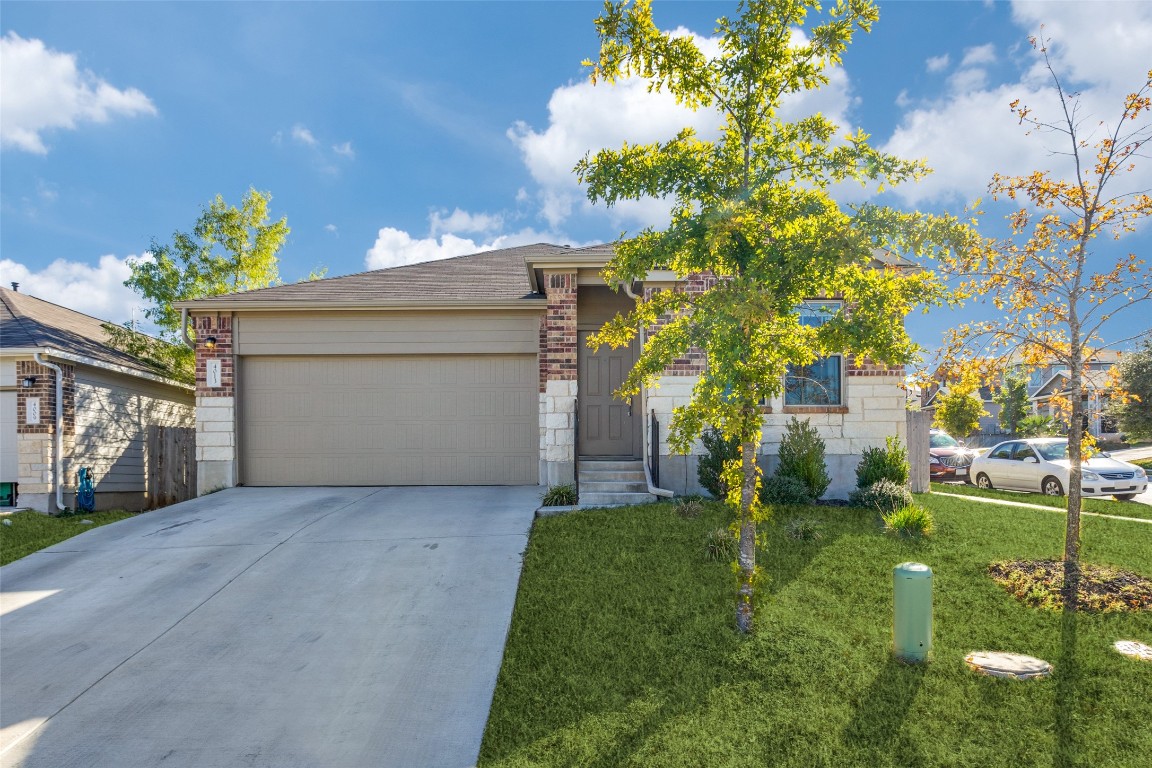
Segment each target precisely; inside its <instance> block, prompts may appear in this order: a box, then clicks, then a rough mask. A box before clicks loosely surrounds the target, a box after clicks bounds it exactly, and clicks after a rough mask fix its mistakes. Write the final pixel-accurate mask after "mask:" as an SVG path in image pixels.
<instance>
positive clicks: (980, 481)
mask: <svg viewBox="0 0 1152 768" xmlns="http://www.w3.org/2000/svg"><path fill="white" fill-rule="evenodd" d="M976 485H978V486H979V487H981V488H983V489H985V490H988V491H990V490H992V481H991V480H990V479H989V478H988V475H986V474H984V473H983V472H981V473H980V474H978V475H976Z"/></svg>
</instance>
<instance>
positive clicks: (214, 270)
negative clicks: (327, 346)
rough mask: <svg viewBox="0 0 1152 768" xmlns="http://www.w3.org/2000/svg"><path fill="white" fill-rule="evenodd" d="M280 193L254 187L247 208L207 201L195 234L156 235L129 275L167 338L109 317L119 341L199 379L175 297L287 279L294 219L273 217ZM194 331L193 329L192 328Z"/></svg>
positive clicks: (179, 374)
mask: <svg viewBox="0 0 1152 768" xmlns="http://www.w3.org/2000/svg"><path fill="white" fill-rule="evenodd" d="M271 200H272V195H271V194H269V193H267V192H258V191H256V190H255V189H249V190H248V194H247V195H245V196H244V200H243V203H242V204H241V207H240V208H236V207H234V206H229V205H228V204H227V203H225V202H224V198H223V197H221V196H220V195H217V196H216V199H215V200H213V201H212V203H211V204H210V205H209V206H208V207H207V208H204V209H203V210H202V211H201V213H200V217H199V218H198V219H197V220H196V225H195V226H194V227H193V228H192V232H191V234H188V233H185V232H175V233H173V235H172V244H171V245H162V244H160V243H158V242H156V241H155V240H153V241H152V245H151V248H150V249H149V250H150V251H151V254H152V256H151V259H137V260H135V261H132V262H131V263H130V264H129V266H130V267H131V269H132V276H131V277H130V278H128V279H127V280H125V281H124V285H126V286H128V287H129V288H131V289H132V290H134V291H135V292H136V293H138V294H140V295H141V296H142V297H144V298H145V299H146V300H148V302H150V306H148V307H147V308H146V309H145V310H144V316H145V317H147V318H148V319H149V320H151V321H152V322H153V323H155V324H156V326H157V327H158V328H159V329H160V339H159V340H157V339H153V338H151V337H148V336H144V335H143V334H139V333H134V332H133V331H132V330H131V329H130V328H126V327H121V326H117V325H105V326H104V328H105V330H106V331H107V332H108V333H109V334H110V336H111V343H112V344H113V345H114V346H116V347H118V348H120V349H123V350H124V351H126V352H128V353H130V354H134V355H136V356H137V357H139V358H140V359H142V360H145V361H146V362H149V363H150V364H152V365H153V366H155V367H156V368H157V369H158V370H159V371H162V372H164V373H166V374H167V375H169V376H171V377H173V378H175V379H178V380H181V381H187V382H192V381H194V380H195V370H194V365H195V356H194V354H193V351H192V350H190V349H188V348H187V347H186V346H184V344H183V343H182V341H181V338H180V312H179V311H178V310H175V309H173V308H172V302H174V301H181V300H186V299H200V298H203V297H205V296H219V295H221V294H225V293H235V292H237V291H247V290H252V289H254V288H266V287H268V286H270V285H275V284H277V283H279V282H280V273H279V259H278V258H277V253H279V251H280V249H281V248H282V247H283V245H284V241H285V240H286V239H287V237H288V232H289V229H288V222H287V219H284V218H281V219H280V220H279V221H269V216H268V204H269V202H270V201H271ZM190 333H191V332H190Z"/></svg>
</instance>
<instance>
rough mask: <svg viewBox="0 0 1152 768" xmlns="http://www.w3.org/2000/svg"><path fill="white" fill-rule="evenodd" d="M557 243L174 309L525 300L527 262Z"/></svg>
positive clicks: (555, 250)
mask: <svg viewBox="0 0 1152 768" xmlns="http://www.w3.org/2000/svg"><path fill="white" fill-rule="evenodd" d="M569 251H570V249H568V248H565V247H564V246H559V245H548V244H547V243H537V244H535V245H525V246H520V247H517V248H503V249H501V250H498V251H485V252H483V253H474V254H470V255H467V256H456V257H455V258H450V259H440V260H437V261H425V262H421V263H419V264H406V265H404V266H400V267H390V268H387V269H377V270H374V271H372V272H360V273H358V274H355V275H345V276H343V277H330V278H325V279H323V280H312V281H309V282H303V283H293V284H291V285H276V286H272V287H270V288H261V289H258V290H254V291H245V292H243V293H230V294H225V295H222V296H212V297H208V298H203V299H196V300H195V301H181V302H176V303H175V304H173V306H175V307H176V308H178V309H192V310H199V309H214V308H218V307H219V308H223V307H227V308H229V309H276V308H280V307H283V308H289V307H297V306H300V305H314V306H315V305H319V306H323V307H339V306H365V307H370V306H373V305H379V306H395V305H412V306H419V305H437V304H440V305H443V304H478V305H483V304H501V303H515V302H521V301H525V300H526V299H528V300H534V301H532V303H533V304H535V303H537V302H538V301H539V298H540V297H539V296H538V295H535V294H533V290H532V285H531V283H530V281H529V276H528V268H527V265H526V260H528V259H535V258H539V257H547V256H550V255H553V254H558V253H567V252H569Z"/></svg>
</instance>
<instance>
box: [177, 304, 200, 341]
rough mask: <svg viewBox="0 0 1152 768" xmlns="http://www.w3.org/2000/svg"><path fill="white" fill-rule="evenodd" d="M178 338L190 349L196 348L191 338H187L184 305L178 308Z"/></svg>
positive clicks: (186, 316) (186, 319)
mask: <svg viewBox="0 0 1152 768" xmlns="http://www.w3.org/2000/svg"><path fill="white" fill-rule="evenodd" d="M180 338H181V340H183V342H184V343H185V344H186V345H187V346H188V347H189V348H190V349H196V345H195V344H194V343H192V339H190V338H188V309H187V308H186V307H185V308H182V309H181V310H180Z"/></svg>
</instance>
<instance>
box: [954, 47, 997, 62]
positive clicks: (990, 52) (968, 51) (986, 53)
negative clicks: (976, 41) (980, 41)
mask: <svg viewBox="0 0 1152 768" xmlns="http://www.w3.org/2000/svg"><path fill="white" fill-rule="evenodd" d="M995 62H996V46H994V45H993V44H992V43H986V44H985V45H978V46H975V47H974V48H965V49H964V58H963V59H961V61H960V66H962V67H972V66H975V65H977V64H994V63H995Z"/></svg>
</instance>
